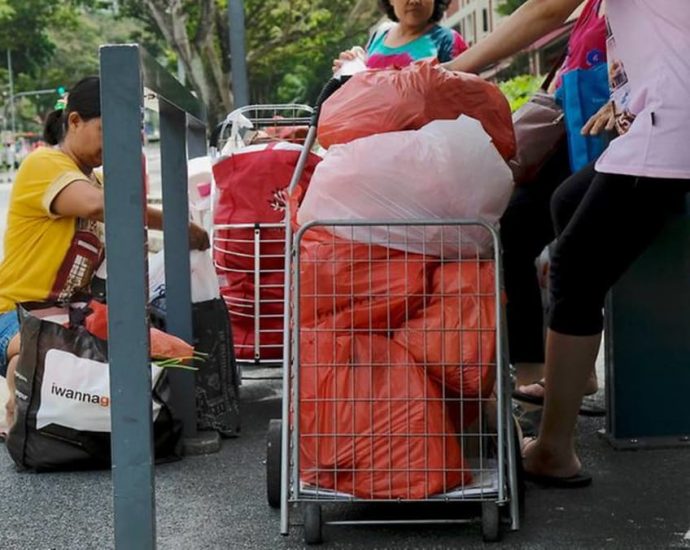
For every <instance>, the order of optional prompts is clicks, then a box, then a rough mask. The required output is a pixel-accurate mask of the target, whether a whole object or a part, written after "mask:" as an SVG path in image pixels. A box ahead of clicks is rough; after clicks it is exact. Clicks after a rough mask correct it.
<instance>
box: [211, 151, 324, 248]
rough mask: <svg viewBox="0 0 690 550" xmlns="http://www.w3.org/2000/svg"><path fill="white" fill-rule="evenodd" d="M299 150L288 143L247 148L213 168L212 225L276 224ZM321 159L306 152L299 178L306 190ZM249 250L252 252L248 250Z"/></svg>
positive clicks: (283, 210)
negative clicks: (216, 193) (214, 197)
mask: <svg viewBox="0 0 690 550" xmlns="http://www.w3.org/2000/svg"><path fill="white" fill-rule="evenodd" d="M301 150H302V147H301V146H299V145H295V144H290V143H282V142H281V143H270V144H268V145H251V146H249V147H246V148H244V149H241V150H239V151H237V152H234V153H233V154H232V155H230V156H229V157H227V158H225V159H223V160H221V161H220V162H218V163H217V164H215V165H214V166H213V177H214V179H215V182H216V187H217V189H218V192H219V196H218V202H217V204H216V208H215V213H214V223H216V224H229V223H277V222H281V221H282V220H283V216H284V215H285V200H286V196H285V189H286V188H287V186H288V185H289V184H290V179H291V178H292V173H293V172H294V170H295V166H296V165H297V159H298V158H299V155H300V151H301ZM320 161H321V157H319V156H318V155H316V154H314V153H310V154H309V157H308V158H307V164H306V166H305V169H304V173H303V174H302V178H301V179H300V183H299V184H300V186H302V187H303V188H306V187H307V186H308V185H309V180H310V179H311V176H312V174H313V173H314V168H316V165H317V164H318V163H319V162H320ZM252 251H253V249H252Z"/></svg>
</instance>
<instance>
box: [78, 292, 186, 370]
mask: <svg viewBox="0 0 690 550" xmlns="http://www.w3.org/2000/svg"><path fill="white" fill-rule="evenodd" d="M89 309H91V310H92V313H90V314H89V315H87V316H86V319H85V321H84V326H85V327H86V330H88V331H89V332H90V333H91V334H93V335H94V336H96V337H97V338H100V339H101V340H107V339H108V307H107V306H105V305H104V304H101V303H100V302H96V301H95V300H91V301H90V302H89ZM149 331H150V333H149V336H150V341H151V357H153V358H154V359H187V358H189V357H192V355H193V353H194V348H193V347H192V346H190V345H189V344H188V343H187V342H185V341H184V340H182V339H180V338H178V337H177V336H173V335H172V334H168V333H166V332H163V331H161V330H158V329H157V328H153V327H151V328H150V329H149Z"/></svg>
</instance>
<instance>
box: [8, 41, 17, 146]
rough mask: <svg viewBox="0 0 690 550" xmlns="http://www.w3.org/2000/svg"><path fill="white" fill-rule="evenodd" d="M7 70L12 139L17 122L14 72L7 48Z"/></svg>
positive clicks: (10, 53) (10, 54) (9, 51)
mask: <svg viewBox="0 0 690 550" xmlns="http://www.w3.org/2000/svg"><path fill="white" fill-rule="evenodd" d="M7 72H9V75H10V116H11V118H12V139H14V136H15V134H16V133H17V122H16V119H15V116H16V115H15V110H14V74H13V71H12V51H11V50H10V49H9V48H7Z"/></svg>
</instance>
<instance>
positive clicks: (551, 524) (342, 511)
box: [0, 381, 690, 550]
mask: <svg viewBox="0 0 690 550" xmlns="http://www.w3.org/2000/svg"><path fill="white" fill-rule="evenodd" d="M279 393H280V385H279V383H278V382H274V381H255V382H246V384H245V386H243V411H242V412H243V419H244V427H243V433H242V436H241V437H240V438H238V439H235V440H227V441H225V442H224V443H223V447H222V449H221V451H220V453H218V454H215V455H210V456H206V457H193V458H187V459H185V460H183V461H181V462H177V463H174V464H168V465H164V466H160V467H158V469H157V476H156V485H157V517H158V526H157V527H158V542H159V548H161V549H163V550H167V549H171V550H178V549H179V550H197V549H198V550H202V549H209V550H212V549H213V550H215V549H218V550H221V549H230V548H232V549H264V548H266V549H272V550H279V549H291V548H303V538H302V536H303V534H302V529H301V527H300V526H299V523H300V522H301V519H300V515H299V513H295V514H294V515H293V516H292V517H293V522H294V523H295V526H294V528H293V529H292V531H291V534H290V536H289V537H281V536H280V535H279V534H278V528H279V526H278V513H277V512H276V511H274V510H271V509H269V508H268V506H267V505H266V503H265V496H264V495H265V485H264V484H265V480H264V468H265V466H264V462H263V461H264V456H265V441H264V435H265V429H266V426H267V423H268V420H269V418H272V417H276V416H278V414H279V410H280V398H279ZM603 425H604V421H603V419H601V418H599V419H586V418H581V419H580V425H579V433H580V441H581V452H582V457H583V461H584V463H585V465H586V467H587V469H588V471H589V472H590V473H591V474H592V475H593V476H594V480H595V481H594V485H593V486H592V487H591V488H588V489H581V490H570V491H568V490H545V489H539V488H536V487H533V486H530V487H529V490H528V493H527V499H526V509H525V512H524V518H523V527H522V529H521V530H520V531H519V532H517V533H507V534H506V535H505V536H504V539H503V543H502V546H503V547H505V548H524V549H531V548H534V549H549V550H551V549H554V548H555V549H558V548H564V549H566V548H567V549H569V550H572V549H580V548H587V549H590V548H616V549H618V548H621V549H623V548H625V549H629V548H635V549H636V548H649V549H657V548H690V534H688V531H689V530H690V476H688V475H687V472H688V471H690V452H688V451H687V450H664V451H638V452H616V451H613V450H612V449H611V448H610V447H609V445H608V444H607V443H606V442H604V441H603V440H602V439H601V438H600V437H599V436H598V435H597V431H598V430H599V429H600V428H602V427H603ZM0 498H1V499H2V501H1V502H2V520H3V529H1V530H0V548H1V549H3V550H42V549H46V550H47V549H60V550H63V549H67V550H72V549H91V548H112V547H113V540H112V536H113V535H112V487H111V483H110V474H109V472H81V473H64V474H41V475H34V474H18V473H16V472H15V470H14V467H13V465H12V462H11V460H10V458H9V456H8V455H7V453H6V451H5V450H4V449H3V445H0ZM425 511H426V508H425V507H422V508H420V507H419V506H411V507H405V508H404V509H401V508H400V507H398V506H397V505H395V506H393V507H392V508H391V507H390V506H373V505H360V506H354V505H352V506H337V507H326V508H324V519H325V520H335V519H346V518H347V519H353V518H355V519H356V518H363V517H372V516H373V517H381V516H382V515H390V514H391V513H393V514H394V516H395V517H398V518H403V519H404V518H408V517H409V518H411V517H413V516H415V515H418V514H419V513H424V512H425ZM444 511H446V513H449V514H451V515H455V516H457V515H467V514H469V515H470V516H471V515H473V514H475V513H476V512H477V510H476V509H470V510H468V509H466V508H463V509H456V508H455V507H448V508H445V509H444ZM324 535H325V538H326V541H327V542H326V544H325V546H324V548H352V549H358V550H360V549H364V548H377V549H384V548H390V549H393V548H395V549H405V548H407V549H417V548H419V549H426V548H429V549H431V548H436V549H441V548H460V547H462V548H483V547H484V546H483V545H482V543H481V536H480V531H479V527H478V526H477V525H460V526H457V525H456V526H447V527H446V526H441V527H439V526H419V525H409V526H390V527H371V526H368V527H337V526H326V527H325V529H324Z"/></svg>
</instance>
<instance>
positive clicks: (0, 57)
mask: <svg viewBox="0 0 690 550" xmlns="http://www.w3.org/2000/svg"><path fill="white" fill-rule="evenodd" d="M5 6H9V9H8V10H5V9H4V7H5ZM17 6H19V8H21V9H15V8H16V7H17ZM22 6H29V7H31V8H32V9H33V11H31V10H29V11H27V10H25V9H24V7H22ZM13 35H16V36H18V37H20V39H19V40H14V39H13V38H12V36H13ZM4 39H7V41H6V42H3V40H4ZM133 40H138V41H141V42H142V43H146V44H147V45H155V44H156V41H155V40H153V39H152V37H151V36H150V35H148V34H146V33H145V32H143V31H142V25H141V23H140V22H139V21H135V20H132V19H123V18H118V19H115V18H114V15H113V14H112V12H107V11H103V10H96V9H90V3H89V2H85V1H79V2H77V1H74V2H56V1H53V0H51V1H48V0H41V1H38V0H0V48H3V50H0V67H2V68H1V69H0V86H2V89H3V92H4V93H3V95H4V101H3V103H4V104H5V107H7V103H8V99H9V97H8V95H9V92H8V73H7V69H6V66H5V63H3V61H4V60H5V48H6V46H7V45H8V44H9V47H10V49H11V50H12V62H13V73H14V80H15V86H14V87H15V93H18V92H28V91H32V90H43V89H55V90H57V88H58V87H59V86H65V87H67V88H69V86H71V85H72V84H74V83H75V82H76V81H77V80H79V79H80V78H82V77H84V76H87V75H90V74H97V73H98V48H99V46H100V45H101V44H104V43H108V42H131V41H133ZM154 49H155V48H154ZM155 53H159V52H155ZM57 99H58V94H57V91H56V92H55V94H41V95H28V96H23V97H21V98H19V99H18V100H17V101H16V106H15V107H16V117H17V128H18V129H19V130H20V131H34V132H40V130H41V128H42V121H43V119H44V118H45V116H46V114H47V113H48V112H49V111H50V110H52V109H53V108H54V105H55V103H56V100H57ZM7 111H8V109H7V108H6V109H5V113H4V114H8V112H7ZM8 118H9V117H8Z"/></svg>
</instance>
